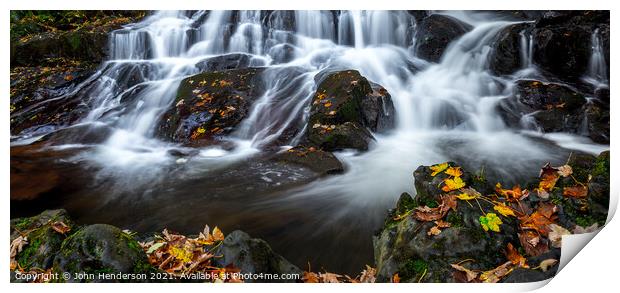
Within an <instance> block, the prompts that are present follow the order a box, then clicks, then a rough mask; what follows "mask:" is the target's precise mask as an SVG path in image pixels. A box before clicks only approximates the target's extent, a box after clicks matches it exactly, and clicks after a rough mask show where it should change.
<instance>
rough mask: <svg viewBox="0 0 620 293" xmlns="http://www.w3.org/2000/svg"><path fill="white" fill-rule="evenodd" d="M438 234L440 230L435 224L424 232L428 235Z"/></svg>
mask: <svg viewBox="0 0 620 293" xmlns="http://www.w3.org/2000/svg"><path fill="white" fill-rule="evenodd" d="M439 234H441V230H440V229H439V227H437V226H433V227H431V229H430V230H428V232H427V233H426V235H428V236H431V235H439Z"/></svg>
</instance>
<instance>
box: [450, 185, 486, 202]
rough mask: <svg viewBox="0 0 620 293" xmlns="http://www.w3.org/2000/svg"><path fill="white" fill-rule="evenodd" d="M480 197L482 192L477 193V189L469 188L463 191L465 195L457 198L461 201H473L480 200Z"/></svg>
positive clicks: (462, 194)
mask: <svg viewBox="0 0 620 293" xmlns="http://www.w3.org/2000/svg"><path fill="white" fill-rule="evenodd" d="M480 196H481V194H480V192H478V191H476V190H475V189H473V188H471V187H468V188H465V189H463V193H461V194H459V195H457V196H456V198H458V199H460V200H472V199H476V198H479V197H480Z"/></svg>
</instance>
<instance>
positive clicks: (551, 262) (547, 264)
mask: <svg viewBox="0 0 620 293" xmlns="http://www.w3.org/2000/svg"><path fill="white" fill-rule="evenodd" d="M556 263H558V260H557V259H554V258H549V259H545V260H543V261H541V262H540V264H539V265H538V267H539V268H540V269H541V270H542V271H543V272H546V271H547V270H549V268H550V267H552V266H554V265H555V264H556Z"/></svg>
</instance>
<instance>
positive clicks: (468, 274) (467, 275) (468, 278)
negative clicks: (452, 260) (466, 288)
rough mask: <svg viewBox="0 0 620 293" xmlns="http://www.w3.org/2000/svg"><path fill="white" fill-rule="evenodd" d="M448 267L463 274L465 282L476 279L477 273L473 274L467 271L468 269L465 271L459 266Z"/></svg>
mask: <svg viewBox="0 0 620 293" xmlns="http://www.w3.org/2000/svg"><path fill="white" fill-rule="evenodd" d="M450 266H452V268H453V269H455V270H457V271H460V272H464V273H465V276H466V278H467V282H471V281H473V280H474V279H476V278H477V277H478V274H479V273H477V272H474V271H472V270H469V269H467V268H465V267H463V266H461V265H458V264H450Z"/></svg>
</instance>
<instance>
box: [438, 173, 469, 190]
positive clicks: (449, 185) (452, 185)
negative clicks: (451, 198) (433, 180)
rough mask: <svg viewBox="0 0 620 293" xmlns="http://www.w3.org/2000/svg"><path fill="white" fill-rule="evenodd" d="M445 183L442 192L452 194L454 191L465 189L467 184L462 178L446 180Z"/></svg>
mask: <svg viewBox="0 0 620 293" xmlns="http://www.w3.org/2000/svg"><path fill="white" fill-rule="evenodd" d="M443 182H444V183H445V185H444V186H443V187H442V188H441V190H443V191H445V192H450V191H452V190H457V189H459V188H462V187H465V182H463V179H461V177H454V178H446V179H444V181H443Z"/></svg>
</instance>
